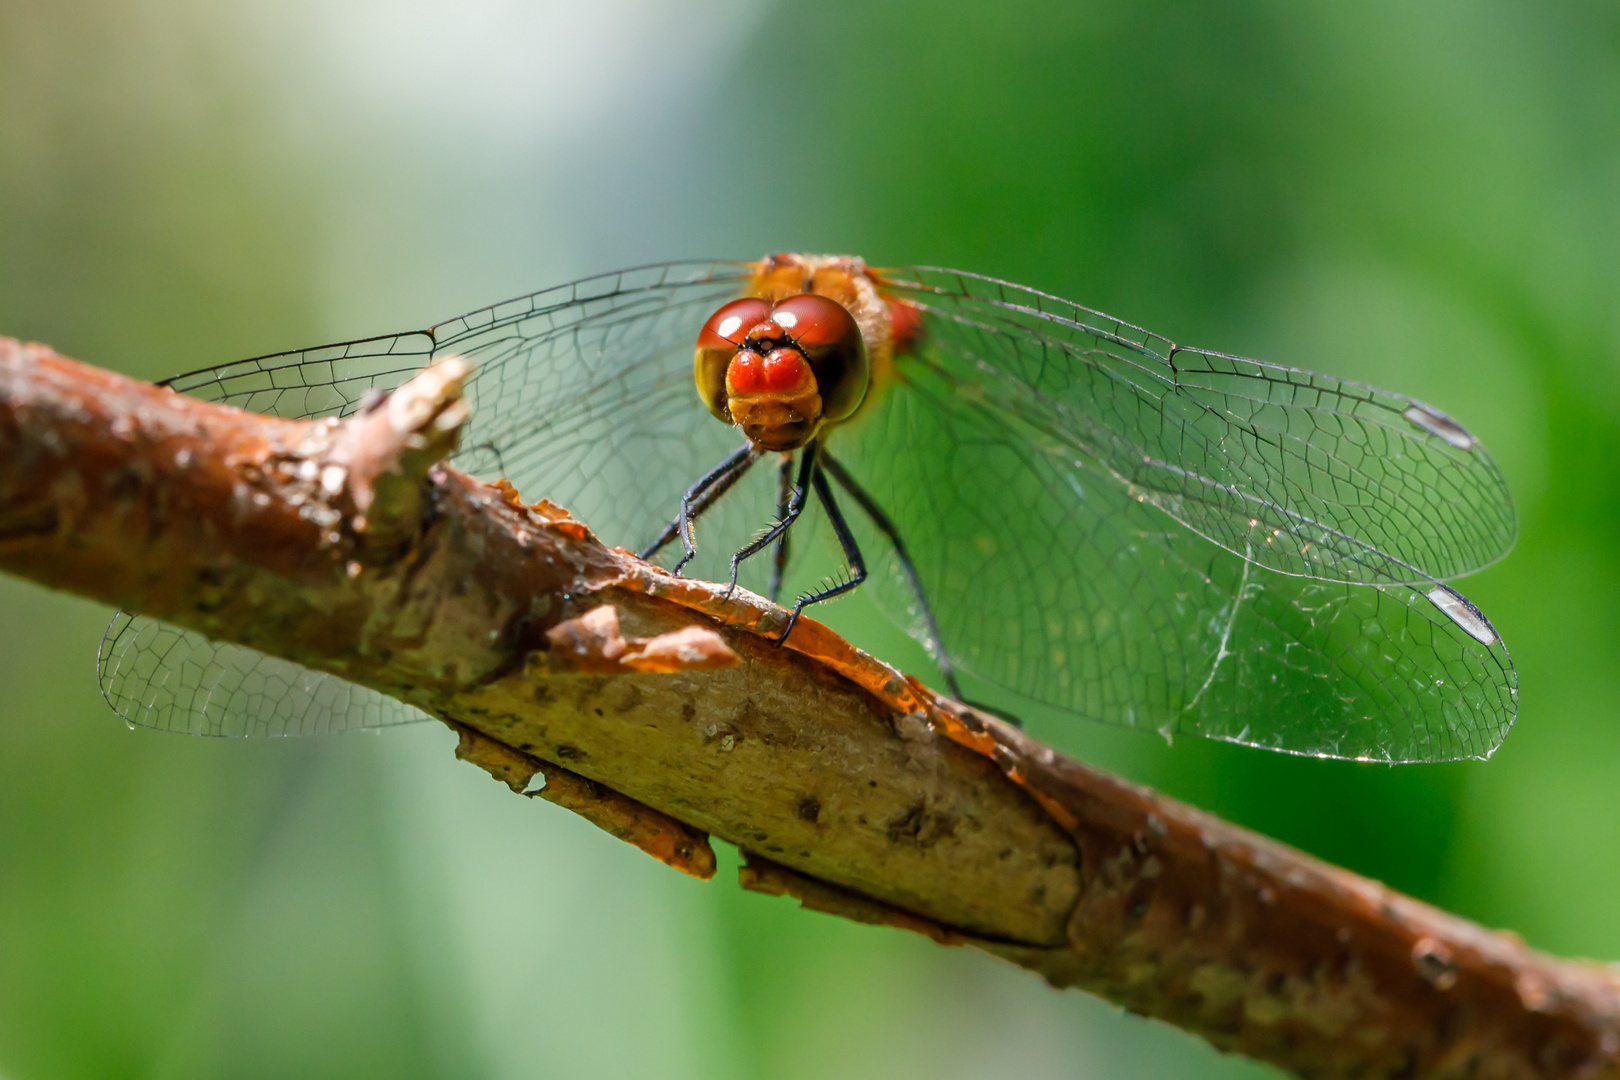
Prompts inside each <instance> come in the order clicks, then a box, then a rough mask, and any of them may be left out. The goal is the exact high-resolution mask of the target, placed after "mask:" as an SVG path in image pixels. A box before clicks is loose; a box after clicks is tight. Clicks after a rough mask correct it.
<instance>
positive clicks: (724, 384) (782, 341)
mask: <svg viewBox="0 0 1620 1080" xmlns="http://www.w3.org/2000/svg"><path fill="white" fill-rule="evenodd" d="M693 373H694V377H695V379H696V382H697V389H698V396H699V397H701V398H702V399H703V403H704V404H705V405H706V406H707V407H708V409H709V411H710V412H712V413H713V414H714V415H715V416H717V417H718V418H720V419H721V420H723V421H725V422H726V423H729V424H736V425H737V426H739V427H741V428H742V429H743V434H745V435H746V436H747V437H748V439H749V441H751V442H753V443H754V444H755V445H756V446H758V447H760V448H761V449H765V450H795V449H798V448H799V447H801V446H804V445H805V444H806V443H808V442H810V440H812V439H814V438H815V437H816V435H817V434H818V433H819V432H820V431H821V430H822V428H823V427H825V426H826V425H828V424H836V423H838V422H839V421H841V420H847V419H848V418H849V417H850V416H852V415H854V413H855V410H856V409H858V408H860V405H861V402H862V401H863V400H865V398H866V389H867V384H868V383H869V382H870V381H871V365H870V362H869V360H868V356H867V349H866V341H865V338H864V336H863V335H862V333H861V329H860V327H859V326H858V325H857V324H856V322H855V318H854V316H852V315H851V314H850V312H849V310H848V309H847V308H845V307H844V306H843V305H842V304H840V303H839V302H838V301H837V300H834V299H832V298H830V297H827V296H822V295H818V294H815V293H800V294H799V295H797V296H790V297H788V298H787V299H784V300H781V301H780V302H777V303H772V302H771V301H769V300H765V299H761V298H759V297H746V298H744V299H741V300H733V301H732V302H731V303H729V304H726V305H725V306H724V307H722V308H720V310H718V311H716V312H715V313H714V314H713V315H711V316H710V317H709V319H708V321H707V322H706V323H705V324H704V326H703V331H702V333H700V334H699V335H698V342H697V351H696V354H695V357H694V360H693Z"/></svg>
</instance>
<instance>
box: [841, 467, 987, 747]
mask: <svg viewBox="0 0 1620 1080" xmlns="http://www.w3.org/2000/svg"><path fill="white" fill-rule="evenodd" d="M821 464H822V467H823V468H825V469H826V470H827V471H828V472H829V473H832V478H833V479H834V480H837V481H838V486H839V487H841V488H843V489H844V490H845V491H847V492H849V494H850V497H851V498H853V499H854V500H855V502H856V503H858V504H859V505H860V508H861V509H862V510H864V511H866V516H867V517H869V518H871V519H872V524H873V525H876V526H877V529H878V532H880V533H882V534H883V535H884V536H886V537H888V539H889V543H890V544H892V545H894V554H895V557H896V558H898V559H899V560H900V569H901V570H903V571H904V572H905V575H906V580H907V581H909V582H910V583H911V591H912V592H913V593H914V594H915V595H916V597H917V607H918V608H919V609H921V611H922V617H923V625H924V626H926V627H927V628H928V637H929V642H928V646H929V648H928V651H929V652H930V653H932V654H933V656H934V663H936V664H938V665H939V672H940V674H941V675H943V676H945V686H946V687H947V688H948V689H949V690H950V692H951V696H952V697H954V698H955V699H956V700H957V701H963V700H964V699H963V697H962V687H961V686H960V685H959V684H958V683H957V681H956V666H955V665H954V664H952V663H951V656H950V653H948V652H946V651H945V639H944V638H942V637H940V634H939V624H938V623H937V622H935V621H934V609H933V608H931V607H929V606H928V596H927V595H926V594H925V593H924V592H923V587H922V579H921V578H920V577H918V576H917V568H916V567H915V566H914V565H912V562H911V556H910V555H909V554H908V553H907V552H906V545H905V541H903V540H901V539H900V530H898V529H896V528H895V527H894V522H892V521H890V520H889V515H887V514H885V513H884V512H883V508H882V507H880V506H878V504H877V500H876V499H873V498H872V496H870V495H868V494H867V493H866V491H865V489H864V488H862V487H861V486H860V485H859V484H857V483H856V482H855V478H854V477H853V476H850V475H849V473H848V472H846V471H845V469H844V467H843V466H842V465H840V464H838V462H836V461H834V460H833V459H832V457H831V456H829V455H826V454H823V455H822V457H821ZM967 704H969V705H971V704H973V703H972V702H967ZM988 711H990V712H996V713H997V715H1002V714H1001V713H999V712H998V711H997V710H995V709H990V710H988Z"/></svg>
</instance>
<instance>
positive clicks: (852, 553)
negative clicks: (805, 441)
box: [776, 462, 866, 645]
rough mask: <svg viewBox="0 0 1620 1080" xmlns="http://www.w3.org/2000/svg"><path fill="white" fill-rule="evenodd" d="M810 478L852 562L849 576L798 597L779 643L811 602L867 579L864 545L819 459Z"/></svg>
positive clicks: (840, 591)
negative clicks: (836, 497)
mask: <svg viewBox="0 0 1620 1080" xmlns="http://www.w3.org/2000/svg"><path fill="white" fill-rule="evenodd" d="M811 482H812V483H813V484H814V485H815V488H816V497H817V498H819V499H820V500H821V505H822V507H823V509H825V510H826V511H827V520H828V521H830V522H832V527H833V532H834V533H835V534H837V536H838V546H839V547H841V548H843V549H844V561H845V562H847V563H848V564H849V577H847V578H845V579H844V580H843V581H840V582H839V583H838V584H836V585H829V586H827V587H826V588H825V589H822V590H820V591H819V592H814V593H811V594H810V595H808V596H801V597H799V602H798V603H796V604H794V605H793V614H792V615H791V616H790V617H789V618H788V624H787V629H786V630H783V631H782V636H781V637H779V638H777V639H776V643H777V644H778V645H781V644H782V643H783V642H785V641H787V639H788V635H789V634H791V633H793V627H794V625H795V624H797V623H798V621H799V612H801V611H803V610H804V609H805V608H807V607H809V606H810V605H811V604H819V603H821V602H822V601H823V600H831V599H832V598H833V597H835V596H842V595H843V594H844V593H847V592H849V591H850V590H851V589H853V588H855V587H856V586H858V585H860V583H861V582H863V581H865V580H866V560H865V559H863V558H861V549H860V546H859V545H857V544H856V543H855V534H854V533H852V532H850V531H849V522H847V521H845V520H844V512H843V511H842V510H840V509H838V502H837V500H835V499H834V498H833V493H832V485H830V484H828V483H827V474H826V472H825V471H824V470H823V469H822V468H821V466H820V463H819V462H818V463H817V465H816V471H815V474H814V475H813V477H812V478H811Z"/></svg>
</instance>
